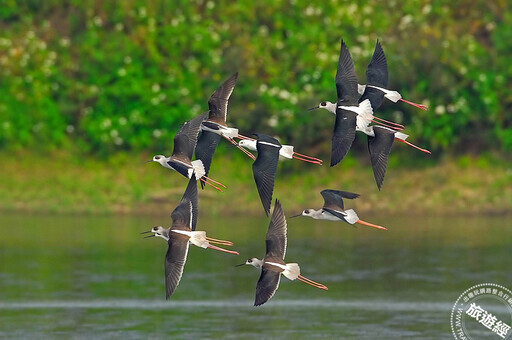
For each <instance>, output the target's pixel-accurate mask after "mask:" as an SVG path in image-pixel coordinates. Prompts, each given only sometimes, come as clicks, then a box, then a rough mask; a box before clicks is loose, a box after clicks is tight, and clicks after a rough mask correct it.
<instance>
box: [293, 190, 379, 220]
mask: <svg viewBox="0 0 512 340" xmlns="http://www.w3.org/2000/svg"><path fill="white" fill-rule="evenodd" d="M320 194H322V197H323V198H324V206H323V207H322V208H321V209H319V210H315V209H305V210H303V211H302V212H301V213H300V214H298V215H295V216H292V217H291V218H293V217H299V216H308V217H311V218H313V219H315V220H326V221H344V222H347V223H349V224H355V223H358V224H362V225H366V226H368V227H373V228H377V229H382V230H387V228H385V227H382V226H380V225H376V224H372V223H368V222H365V221H363V220H360V219H359V217H358V216H357V214H356V212H355V211H354V210H353V209H348V210H345V208H344V206H343V198H348V199H354V198H358V197H359V194H354V193H352V192H347V191H340V190H330V189H326V190H322V191H321V192H320Z"/></svg>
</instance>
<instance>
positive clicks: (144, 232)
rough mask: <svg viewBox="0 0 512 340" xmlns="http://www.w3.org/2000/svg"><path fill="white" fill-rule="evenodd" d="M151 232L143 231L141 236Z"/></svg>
mask: <svg viewBox="0 0 512 340" xmlns="http://www.w3.org/2000/svg"><path fill="white" fill-rule="evenodd" d="M150 232H151V230H148V231H143V232H142V233H141V234H147V233H150Z"/></svg>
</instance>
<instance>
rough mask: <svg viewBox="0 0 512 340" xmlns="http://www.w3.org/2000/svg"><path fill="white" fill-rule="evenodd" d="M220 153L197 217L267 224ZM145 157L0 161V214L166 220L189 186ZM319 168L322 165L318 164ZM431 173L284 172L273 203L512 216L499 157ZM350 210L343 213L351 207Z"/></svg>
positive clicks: (508, 168)
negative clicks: (347, 196)
mask: <svg viewBox="0 0 512 340" xmlns="http://www.w3.org/2000/svg"><path fill="white" fill-rule="evenodd" d="M244 157H245V156H243V155H239V154H238V153H232V152H227V153H226V152H224V153H223V154H222V150H221V155H220V156H219V157H217V158H216V159H214V163H213V165H212V172H211V177H212V178H214V179H217V180H219V181H221V182H223V183H224V184H226V185H227V186H228V189H226V190H225V191H224V192H223V193H220V192H217V191H215V190H213V189H211V188H206V189H205V190H203V191H200V209H201V211H203V212H208V213H212V214H217V213H218V214H245V213H248V214H250V215H261V214H263V211H262V207H261V203H260V201H259V198H258V194H257V191H256V188H255V185H254V182H253V178H252V172H251V163H252V162H251V161H250V160H249V159H248V158H244ZM150 158H151V156H150V155H149V154H116V155H115V156H112V157H110V158H108V159H101V160H100V159H93V158H82V157H77V156H73V155H71V154H69V153H54V154H52V155H50V156H40V155H37V154H35V153H28V154H27V153H26V152H18V153H16V154H13V153H9V154H7V153H2V154H0V162H1V164H2V176H0V211H4V212H7V211H16V212H28V213H32V212H33V213H93V214H110V213H136V214H149V213H151V214H167V213H168V212H170V211H171V210H172V209H173V208H174V207H175V205H176V204H177V202H178V201H179V199H180V198H181V195H182V193H183V191H184V189H185V186H186V180H185V179H184V178H183V177H181V176H179V175H178V174H176V173H171V172H170V171H168V170H166V169H164V168H162V167H161V166H160V165H158V164H156V163H149V164H142V162H143V161H145V160H148V159H150ZM324 158H325V157H324ZM447 158H448V157H446V159H443V158H442V157H441V159H439V160H438V161H435V162H432V161H431V162H429V163H422V164H417V163H410V164H403V161H400V157H394V158H393V157H392V158H391V159H390V164H389V169H388V172H387V174H386V178H385V181H384V186H383V188H382V191H381V192H379V191H378V190H377V188H376V186H375V183H374V180H373V174H372V172H371V168H370V166H369V165H368V164H367V161H366V160H355V159H353V158H348V159H346V160H344V161H343V163H342V164H341V165H338V166H337V167H334V168H330V167H329V166H328V164H325V165H324V166H321V167H319V166H315V165H303V164H300V162H297V161H287V162H281V163H280V166H279V170H278V171H279V173H278V177H277V180H276V188H275V191H274V197H277V198H279V199H281V200H282V201H283V202H284V204H285V205H286V207H287V210H288V211H290V212H295V211H297V212H299V211H300V210H301V209H303V208H305V207H311V208H313V207H315V208H316V207H320V206H321V205H322V197H321V196H320V194H319V191H320V190H322V189H325V188H331V189H342V190H347V191H354V192H357V193H360V194H361V197H360V198H359V199H357V200H354V201H353V202H350V203H349V204H350V207H355V208H356V209H357V210H358V211H361V212H370V211H372V212H378V213H388V214H411V213H420V214H439V213H441V214H456V213H457V214H477V213H486V214H498V213H510V212H511V211H512V185H511V184H512V163H511V162H510V161H507V160H505V159H503V158H502V157H501V158H500V157H496V156H489V155H488V156H480V157H477V158H475V157H470V156H461V157H459V158H457V159H456V160H454V161H453V160H452V161H449V160H448V159H447ZM347 206H348V204H347Z"/></svg>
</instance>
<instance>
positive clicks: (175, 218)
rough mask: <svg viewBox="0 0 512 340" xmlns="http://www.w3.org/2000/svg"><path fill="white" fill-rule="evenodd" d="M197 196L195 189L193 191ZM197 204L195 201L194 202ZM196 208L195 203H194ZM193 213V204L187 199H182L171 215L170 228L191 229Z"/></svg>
mask: <svg viewBox="0 0 512 340" xmlns="http://www.w3.org/2000/svg"><path fill="white" fill-rule="evenodd" d="M195 191H196V195H197V187H196V189H195ZM196 202H197V201H196ZM196 207H197V203H196ZM193 212H194V204H193V203H192V201H191V200H190V199H188V198H185V197H184V198H183V199H182V200H181V202H180V204H178V206H177V207H176V208H174V210H173V211H172V213H171V218H172V226H171V229H172V228H173V227H178V228H179V229H183V227H189V228H190V229H192V225H193Z"/></svg>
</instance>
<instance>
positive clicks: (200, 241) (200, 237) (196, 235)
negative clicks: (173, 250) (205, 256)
mask: <svg viewBox="0 0 512 340" xmlns="http://www.w3.org/2000/svg"><path fill="white" fill-rule="evenodd" d="M189 235H190V243H192V244H193V245H195V246H198V247H201V248H204V249H206V248H208V246H209V245H210V243H209V242H208V240H207V239H206V231H203V230H196V231H191V232H189Z"/></svg>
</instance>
